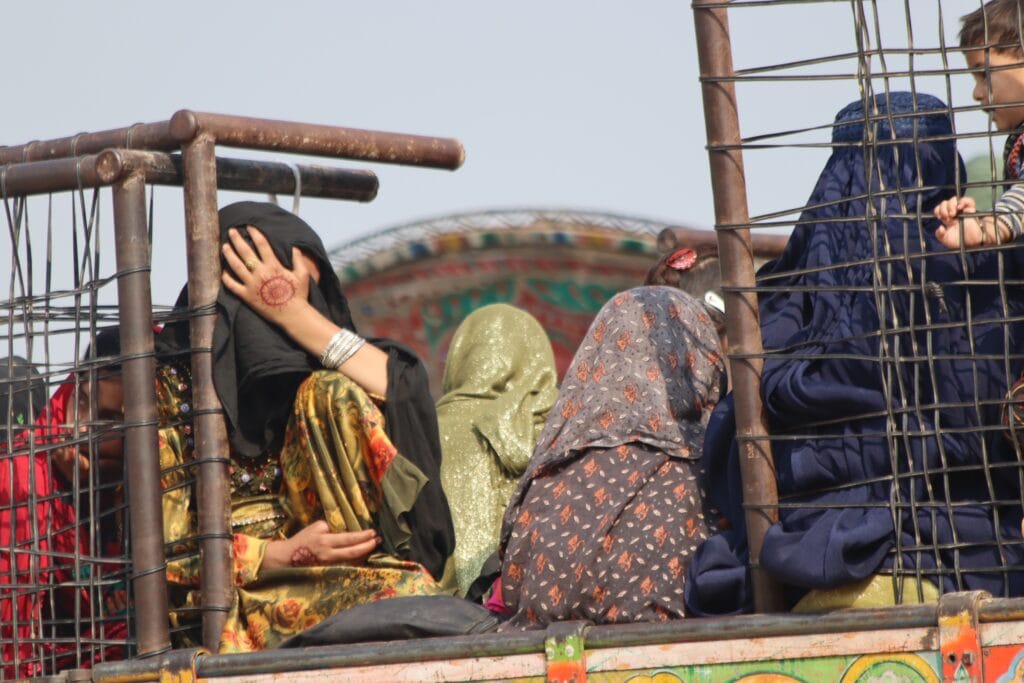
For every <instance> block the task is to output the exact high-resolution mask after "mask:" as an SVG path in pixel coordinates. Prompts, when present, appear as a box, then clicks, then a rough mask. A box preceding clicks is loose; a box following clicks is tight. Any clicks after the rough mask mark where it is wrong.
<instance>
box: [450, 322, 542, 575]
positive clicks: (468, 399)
mask: <svg viewBox="0 0 1024 683" xmlns="http://www.w3.org/2000/svg"><path fill="white" fill-rule="evenodd" d="M556 375H557V373H556V370H555V356H554V352H553V351H552V350H551V342H550V341H549V340H548V336H547V333H546V332H544V328H543V327H541V326H540V323H538V322H537V320H536V319H535V318H534V317H533V316H532V315H530V314H529V313H527V312H526V311H522V310H520V309H518V308H515V307H513V306H509V305H507V304H492V305H490V306H484V307H483V308H481V309H479V310H476V311H473V313H471V314H469V315H468V316H467V317H466V319H465V320H463V321H462V324H460V325H459V327H458V329H456V330H455V335H454V336H453V337H452V343H451V345H450V346H449V347H448V360H447V361H446V363H445V368H444V380H443V383H444V385H443V391H444V396H442V397H441V400H440V401H438V403H437V420H438V425H439V427H440V430H441V450H442V453H443V455H444V458H443V460H442V461H441V484H442V486H443V487H444V492H445V495H447V497H448V504H449V505H450V506H451V510H452V521H453V522H454V525H455V555H454V558H455V575H456V578H457V580H458V583H459V594H460V595H466V592H467V591H468V590H469V588H470V586H471V585H472V584H473V582H474V581H475V580H476V579H477V577H478V576H479V575H480V572H481V569H482V568H483V566H484V562H485V561H486V560H487V558H488V557H490V556H491V555H493V554H494V552H495V551H497V549H498V537H499V535H500V534H501V518H502V515H503V514H504V513H505V508H506V507H508V500H509V498H510V497H511V496H512V494H513V493H514V492H515V488H516V483H517V482H518V481H519V476H520V475H521V474H522V473H523V472H524V471H525V470H526V465H527V462H529V459H530V454H531V453H533V448H534V446H535V445H536V443H537V437H538V436H539V435H540V430H541V428H542V427H543V426H544V421H545V420H546V419H547V416H548V411H550V410H551V406H552V405H553V404H554V402H555V396H556V395H557V394H558V388H557V386H556V383H557V377H556Z"/></svg>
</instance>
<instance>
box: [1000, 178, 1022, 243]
mask: <svg viewBox="0 0 1024 683" xmlns="http://www.w3.org/2000/svg"><path fill="white" fill-rule="evenodd" d="M993 211H994V212H995V215H996V218H997V219H998V220H1000V221H1002V222H1003V223H1005V224H1006V227H1008V228H1009V229H1010V232H1011V233H1012V234H1013V236H1012V237H1011V238H1010V239H1014V240H1016V239H1020V237H1021V235H1022V234H1024V183H1017V184H1016V185H1014V186H1013V187H1011V188H1010V189H1009V190H1007V191H1006V192H1005V193H1004V194H1003V196H1002V197H1000V198H999V201H997V202H996V205H995V207H993Z"/></svg>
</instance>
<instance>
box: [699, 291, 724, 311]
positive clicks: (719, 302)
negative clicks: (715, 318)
mask: <svg viewBox="0 0 1024 683" xmlns="http://www.w3.org/2000/svg"><path fill="white" fill-rule="evenodd" d="M704 305H705V306H710V307H711V308H713V309H715V310H716V311H718V312H719V313H722V314H724V313H725V299H723V298H722V297H720V296H718V295H717V294H715V293H714V292H710V291H709V292H704Z"/></svg>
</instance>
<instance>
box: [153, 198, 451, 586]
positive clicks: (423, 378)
mask: <svg viewBox="0 0 1024 683" xmlns="http://www.w3.org/2000/svg"><path fill="white" fill-rule="evenodd" d="M219 218H220V237H221V243H226V242H227V241H228V229H230V228H236V229H239V231H240V232H241V233H242V236H243V237H245V238H246V239H249V238H248V234H247V231H246V230H245V226H247V225H252V226H255V227H257V228H259V230H260V232H262V233H263V235H264V236H265V237H266V238H267V242H269V243H270V246H271V247H272V248H273V250H274V254H275V255H276V256H277V258H278V260H279V261H280V262H281V263H282V264H283V265H284V266H285V267H287V268H291V267H292V247H299V248H300V249H302V251H303V252H304V253H305V254H306V255H308V256H309V257H311V258H312V259H314V260H315V261H316V263H317V266H318V267H319V270H320V283H319V285H317V284H316V283H315V282H313V281H312V280H311V281H310V287H309V301H310V303H311V304H312V305H313V307H314V308H316V310H317V311H319V312H320V313H322V314H323V315H324V316H326V317H327V318H328V319H329V320H331V321H332V322H333V323H334V324H336V325H338V326H340V327H345V328H347V329H350V330H353V331H355V325H354V323H353V322H352V317H351V315H350V313H349V307H348V302H347V301H346V300H345V295H344V294H343V293H342V290H341V282H340V281H339V280H338V276H337V274H336V273H335V272H334V269H333V268H332V267H331V263H330V260H329V259H328V256H327V250H326V249H324V245H323V242H322V241H321V240H320V237H319V236H318V235H317V234H316V233H315V232H314V231H313V229H312V228H311V227H310V226H309V225H308V224H307V223H306V222H305V221H303V220H302V219H301V218H299V217H298V216H296V215H294V214H292V213H290V212H288V211H285V210H284V209H282V208H280V207H278V206H277V205H276V204H268V203H263V202H238V203H235V204H230V205H228V206H225V207H224V208H223V209H221V210H220V213H219ZM224 265H226V264H223V263H222V266H224ZM177 305H178V307H187V305H188V292H187V288H186V290H183V291H182V293H181V296H180V297H179V298H178V304H177ZM217 313H218V316H217V324H216V327H215V328H214V334H213V381H214V385H215V387H216V390H217V395H218V397H219V398H220V400H221V403H222V405H223V406H224V416H225V419H226V420H227V424H228V436H229V438H230V440H231V445H232V447H233V448H234V450H235V451H236V452H237V453H238V454H239V455H240V456H242V457H256V456H259V455H260V454H262V453H264V452H267V451H272V450H276V449H277V448H278V447H279V446H280V444H281V440H282V439H283V437H284V431H285V426H286V425H287V423H288V418H289V416H290V415H291V410H292V404H293V402H294V399H295V393H296V391H297V390H298V387H299V385H300V384H301V383H302V382H303V380H305V379H306V377H308V376H309V374H310V373H311V372H313V371H314V370H320V369H322V366H321V365H320V363H319V359H317V358H314V357H313V356H311V355H310V354H308V353H306V351H305V350H303V349H302V347H300V346H299V345H298V344H296V343H295V342H294V341H292V340H291V339H290V338H289V337H288V335H286V334H285V333H284V332H283V331H282V330H281V329H280V328H278V327H277V326H276V325H273V324H271V323H269V322H267V321H266V320H264V319H263V318H261V317H260V316H259V315H258V314H257V313H255V312H254V311H253V310H252V309H250V308H249V307H248V306H247V305H246V304H245V303H243V302H242V301H241V300H239V299H238V297H236V296H235V295H234V294H232V293H231V292H229V291H227V290H226V289H224V288H223V287H222V288H221V290H220V293H219V294H218V296H217ZM169 327H173V328H174V329H168V330H166V331H165V334H163V335H161V337H166V339H164V340H163V341H162V343H161V348H160V351H162V352H163V353H168V352H171V351H173V350H174V347H176V348H177V350H179V351H181V350H184V349H187V348H190V346H189V343H188V329H187V321H186V322H185V323H183V324H177V325H174V326H169ZM368 341H370V342H371V343H372V344H374V345H375V346H377V347H378V348H380V349H381V350H382V351H384V352H385V353H387V354H388V363H387V374H388V377H387V386H388V395H387V397H386V398H387V400H386V401H385V404H384V408H383V412H384V419H385V431H386V432H387V434H388V437H389V438H390V439H391V441H392V443H393V444H394V445H395V447H396V448H397V449H398V451H399V452H400V453H401V454H402V455H403V456H405V458H406V459H407V460H409V461H410V462H412V463H413V464H414V465H416V466H417V467H418V468H419V469H420V471H422V472H423V474H424V475H425V476H426V477H427V479H428V480H429V482H428V484H427V485H426V486H425V487H424V488H423V490H422V491H421V492H420V495H419V497H418V498H417V499H416V503H415V505H413V508H412V510H411V511H409V512H408V513H406V518H407V520H408V522H409V526H410V528H411V529H412V531H413V537H412V540H411V541H410V551H409V555H408V559H411V560H414V561H416V562H419V563H420V564H422V565H423V566H425V567H426V568H427V569H428V570H429V571H430V572H431V574H433V575H434V576H435V577H440V576H441V574H442V572H443V570H444V564H445V561H446V560H447V558H448V556H449V555H450V554H451V552H452V550H453V549H454V547H455V540H454V538H455V536H454V531H453V530H452V523H451V515H450V513H449V511H448V502H447V500H446V499H445V497H444V492H443V491H442V489H441V485H440V466H441V446H440V439H439V437H438V431H437V414H436V413H435V412H434V403H433V400H432V399H431V396H430V389H429V385H428V383H427V373H426V369H425V368H424V367H423V364H422V363H421V362H420V360H419V359H418V358H417V357H416V355H415V354H414V353H413V352H412V351H410V350H408V349H406V348H405V347H404V346H402V345H400V344H397V343H396V342H393V341H390V340H385V339H369V340H368ZM241 397H244V399H243V398H241ZM243 401H244V407H243V405H242V404H243ZM384 541H385V546H387V539H386V538H385V539H384ZM386 549H388V548H386ZM389 550H393V549H389Z"/></svg>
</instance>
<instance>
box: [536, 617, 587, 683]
mask: <svg viewBox="0 0 1024 683" xmlns="http://www.w3.org/2000/svg"><path fill="white" fill-rule="evenodd" d="M591 626H593V623H592V622H590V621H561V622H559V621H556V622H554V623H552V624H551V625H549V626H548V627H547V629H546V630H545V632H544V634H545V636H546V638H545V639H544V656H545V658H546V659H547V672H546V678H547V683H585V682H586V680H587V656H586V650H585V646H584V644H585V642H586V637H587V630H588V629H589V628H590V627H591Z"/></svg>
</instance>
